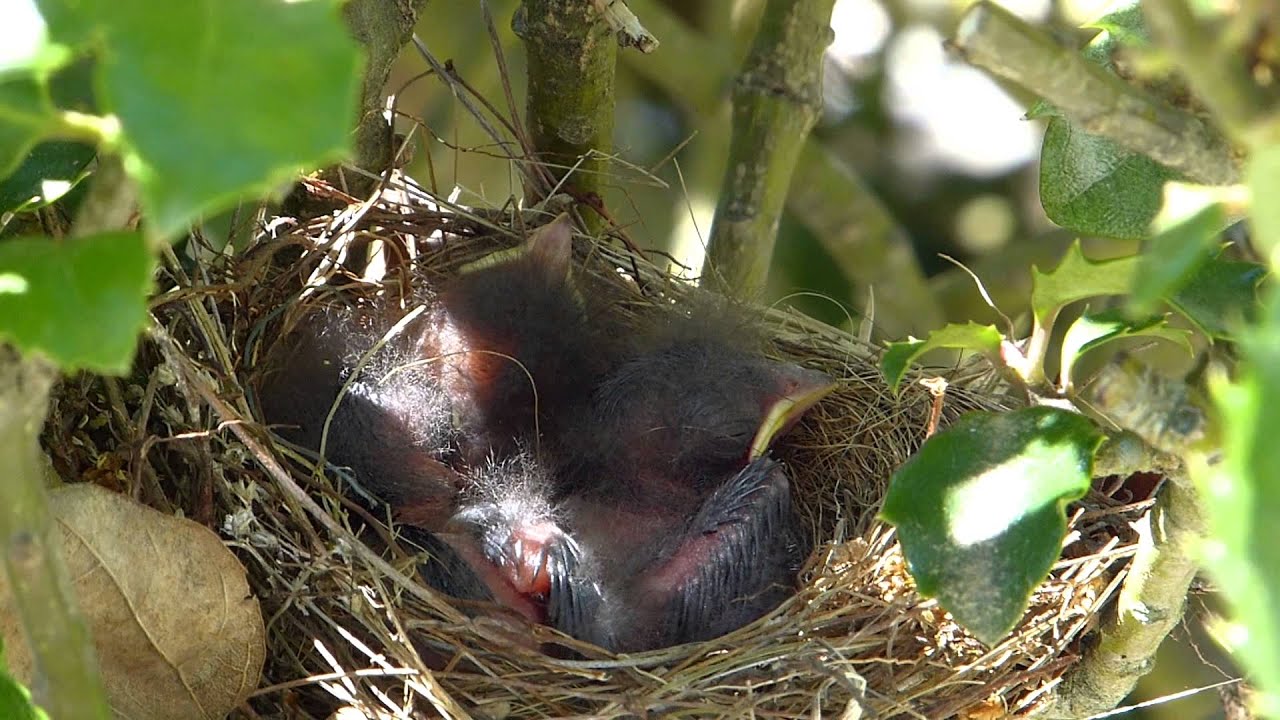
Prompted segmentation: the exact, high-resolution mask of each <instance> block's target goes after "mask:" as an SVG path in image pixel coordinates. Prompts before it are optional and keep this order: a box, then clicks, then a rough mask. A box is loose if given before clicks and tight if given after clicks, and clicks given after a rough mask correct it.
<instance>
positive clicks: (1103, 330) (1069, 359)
mask: <svg viewBox="0 0 1280 720" xmlns="http://www.w3.org/2000/svg"><path fill="white" fill-rule="evenodd" d="M1190 335H1191V331H1189V330H1184V329H1182V328H1172V327H1169V326H1168V325H1167V324H1166V323H1165V318H1164V317H1163V316H1155V317H1150V318H1147V319H1145V320H1139V321H1133V320H1130V319H1129V318H1128V317H1127V316H1126V315H1125V314H1124V313H1123V312H1121V311H1119V310H1104V311H1102V312H1098V313H1094V314H1090V313H1088V312H1086V313H1085V314H1083V315H1081V316H1080V317H1079V318H1078V319H1077V320H1076V321H1075V322H1074V323H1072V324H1071V327H1069V328H1067V332H1066V334H1065V335H1064V336H1063V338H1062V365H1061V367H1062V375H1063V377H1064V379H1065V380H1066V385H1067V387H1070V386H1071V381H1072V375H1071V370H1072V368H1073V367H1074V366H1075V364H1076V360H1078V359H1079V358H1080V357H1081V356H1082V355H1084V354H1085V353H1087V352H1089V351H1090V350H1094V349H1096V348H1099V347H1101V346H1103V345H1105V344H1107V343H1109V342H1112V341H1114V340H1121V339H1124V338H1143V337H1145V338H1158V339H1162V340H1168V341H1169V342H1172V343H1175V344H1177V345H1181V346H1182V347H1184V348H1186V351H1187V354H1191V353H1192V352H1193V351H1192V348H1191V340H1190Z"/></svg>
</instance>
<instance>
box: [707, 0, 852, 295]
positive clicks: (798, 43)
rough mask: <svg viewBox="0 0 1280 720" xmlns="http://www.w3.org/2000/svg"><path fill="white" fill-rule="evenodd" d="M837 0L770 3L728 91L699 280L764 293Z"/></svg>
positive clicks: (818, 93)
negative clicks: (717, 188)
mask: <svg viewBox="0 0 1280 720" xmlns="http://www.w3.org/2000/svg"><path fill="white" fill-rule="evenodd" d="M834 4H835V1H834V0H769V2H768V3H766V5H765V8H764V13H763V14H762V15H761V17H760V27H759V29H758V30H757V31H756V37H755V42H754V44H753V45H752V48H751V53H750V54H749V55H748V56H747V60H746V62H745V63H744V64H743V66H742V70H741V72H740V73H739V74H738V79H737V82H736V83H735V84H734V89H733V139H732V141H731V143H730V147H729V161H728V165H727V167H726V168H725V175H724V181H723V183H722V184H721V192H720V202H719V204H717V206H716V215H715V221H714V223H713V224H712V227H711V239H710V242H709V243H708V248H707V260H706V263H705V264H704V265H703V271H702V277H703V279H704V281H708V280H709V281H710V283H711V284H713V285H717V286H718V287H719V288H720V289H721V290H724V291H726V292H728V293H730V294H734V295H738V296H746V297H751V296H754V295H758V294H759V293H760V291H761V290H763V288H764V285H765V281H766V280H767V279H768V276H769V265H770V263H771V261H772V259H773V246H774V241H775V239H776V236H777V231H778V220H779V219H780V218H781V216H782V209H783V204H784V203H785V202H786V199H787V191H788V189H789V188H790V186H791V175H792V173H793V171H794V170H795V166H796V161H797V160H798V159H799V157H800V149H801V148H802V147H804V143H805V140H806V139H807V138H808V136H809V130H810V129H811V128H813V124H814V123H815V122H816V121H817V119H818V113H819V112H821V110H822V54H823V51H824V50H825V49H826V47H827V45H828V44H829V43H830V42H831V27H830V22H831V8H832V6H833V5H834Z"/></svg>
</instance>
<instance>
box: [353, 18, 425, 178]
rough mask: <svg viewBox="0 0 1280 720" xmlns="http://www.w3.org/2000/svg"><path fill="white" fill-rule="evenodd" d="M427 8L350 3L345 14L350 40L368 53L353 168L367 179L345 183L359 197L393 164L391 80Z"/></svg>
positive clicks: (362, 85)
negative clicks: (388, 99) (387, 100)
mask: <svg viewBox="0 0 1280 720" xmlns="http://www.w3.org/2000/svg"><path fill="white" fill-rule="evenodd" d="M426 4H427V0H394V2H392V1H389V0H351V2H349V3H347V4H346V5H345V6H344V7H343V9H342V16H343V19H344V20H346V23H347V27H348V29H350V30H351V35H352V37H354V38H355V39H356V42H358V43H360V46H361V47H363V48H364V54H365V66H364V78H363V81H362V84H361V87H360V118H359V120H358V122H357V124H356V134H355V151H356V156H355V164H356V167H359V168H361V169H363V170H365V171H367V172H368V173H369V175H352V176H350V177H348V178H347V182H348V184H349V186H350V189H351V191H352V192H353V193H355V195H356V196H357V197H363V196H364V195H365V194H366V193H368V192H369V191H370V190H372V189H373V186H374V185H375V184H376V183H377V180H376V179H375V177H376V176H379V175H381V174H382V173H383V172H385V171H386V170H387V168H389V167H391V164H392V161H393V159H394V158H393V157H392V156H393V153H394V152H395V148H394V144H395V143H394V142H393V141H392V126H391V123H390V121H389V120H388V119H387V118H386V117H385V115H384V111H385V107H384V98H385V97H386V85H387V78H389V77H390V76H391V66H392V64H393V63H395V61H396V58H397V57H398V56H399V55H400V50H401V48H403V47H404V45H405V43H407V42H409V38H410V37H412V36H413V27H414V25H415V24H416V23H417V21H418V15H419V14H420V13H421V12H422V9H423V8H424V7H426Z"/></svg>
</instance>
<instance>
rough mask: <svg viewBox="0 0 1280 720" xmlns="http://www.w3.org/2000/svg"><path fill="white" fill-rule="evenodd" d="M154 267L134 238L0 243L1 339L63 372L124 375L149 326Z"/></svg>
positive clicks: (131, 235)
mask: <svg viewBox="0 0 1280 720" xmlns="http://www.w3.org/2000/svg"><path fill="white" fill-rule="evenodd" d="M153 266H154V260H153V258H152V256H151V253H150V252H149V251H148V249H147V246H146V244H145V243H144V242H143V239H142V236H141V235H139V234H138V233H131V232H117V233H108V234H103V235H95V236H93V237H87V238H78V239H75V240H68V241H65V242H58V241H54V240H50V239H48V238H15V239H12V240H6V241H4V242H0V338H3V339H7V340H9V341H12V342H13V343H14V344H15V345H17V346H18V347H19V348H20V349H22V350H23V351H25V352H32V351H39V352H42V353H44V354H46V355H48V356H49V357H50V358H52V359H53V360H54V361H56V362H57V363H58V364H59V365H60V366H61V367H62V368H63V369H64V370H73V369H78V368H87V369H90V370H93V371H96V372H102V373H115V374H121V373H124V372H125V371H127V370H128V369H129V365H130V363H131V362H132V360H133V351H134V347H135V345H136V342H137V336H138V331H139V330H141V329H142V327H143V325H144V324H145V323H146V320H147V305H146V301H147V296H148V294H149V293H150V290H151V273H152V269H153Z"/></svg>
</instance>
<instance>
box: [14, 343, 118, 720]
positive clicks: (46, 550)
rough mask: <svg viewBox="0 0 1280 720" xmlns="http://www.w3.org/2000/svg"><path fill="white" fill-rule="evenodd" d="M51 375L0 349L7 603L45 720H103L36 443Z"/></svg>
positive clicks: (32, 360) (38, 363) (29, 359)
mask: <svg viewBox="0 0 1280 720" xmlns="http://www.w3.org/2000/svg"><path fill="white" fill-rule="evenodd" d="M57 378H58V371H57V368H55V367H53V366H52V365H50V364H49V363H47V362H45V361H44V360H42V359H40V358H38V357H34V356H26V357H24V356H22V355H20V354H19V353H18V352H17V351H16V350H14V349H13V348H11V347H7V346H0V457H3V458H9V459H10V462H14V463H16V466H14V467H11V468H10V469H9V471H8V472H7V473H6V479H5V481H4V482H3V483H0V546H2V547H3V549H4V569H5V577H6V578H7V579H8V582H7V583H6V584H5V588H6V589H7V593H6V592H0V598H3V596H5V595H8V596H9V598H10V600H9V602H10V603H11V604H12V606H13V607H14V608H15V609H16V610H17V612H18V615H19V616H20V617H21V621H22V628H23V631H24V633H25V636H26V640H27V647H28V648H29V649H30V653H31V661H32V663H31V665H32V669H33V672H32V677H31V678H24V679H26V680H29V681H30V683H31V691H32V694H33V695H34V698H35V701H36V702H37V703H39V704H40V706H41V707H43V708H44V709H45V710H46V711H47V712H48V713H49V717H55V718H68V719H70V720H81V719H82V718H83V719H84V720H89V719H93V720H104V719H105V718H106V717H107V700H106V695H105V694H104V692H103V688H102V680H101V676H100V675H99V673H98V666H97V662H96V661H95V659H94V653H93V646H92V645H91V644H90V642H89V631H88V629H87V628H86V627H85V623H84V620H83V618H81V617H80V614H79V612H78V611H77V610H76V604H75V600H74V597H73V593H72V592H71V583H70V580H69V578H68V577H67V571H66V568H65V567H64V566H63V564H62V557H61V553H60V550H61V547H62V543H61V542H60V541H59V539H58V531H57V530H56V529H55V528H54V527H53V521H52V520H51V518H50V516H49V507H48V503H47V501H46V497H45V491H44V464H43V462H42V458H41V457H40V444H39V441H38V440H37V437H38V435H39V433H40V428H41V427H43V426H44V419H45V414H46V413H47V412H48V409H49V390H50V388H52V387H53V383H54V381H55V380H56V379H57Z"/></svg>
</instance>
